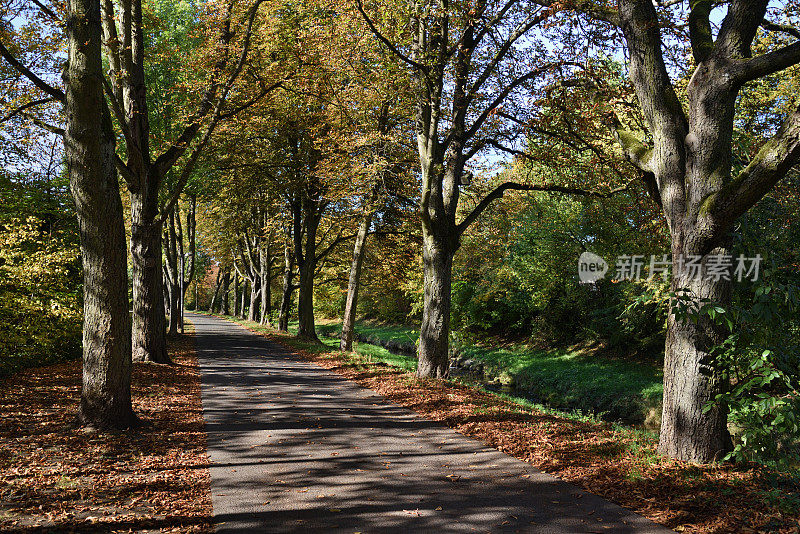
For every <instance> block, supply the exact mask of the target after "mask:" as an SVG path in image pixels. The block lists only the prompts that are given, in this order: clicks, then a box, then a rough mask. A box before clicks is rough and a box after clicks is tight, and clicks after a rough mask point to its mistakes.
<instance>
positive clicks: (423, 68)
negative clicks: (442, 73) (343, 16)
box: [356, 0, 428, 72]
mask: <svg viewBox="0 0 800 534" xmlns="http://www.w3.org/2000/svg"><path fill="white" fill-rule="evenodd" d="M356 6H357V7H358V12H359V13H361V17H362V18H363V19H364V22H366V23H367V26H368V27H369V31H370V32H372V35H374V36H375V37H377V38H378V40H379V41H380V42H382V43H383V44H384V46H386V48H388V49H389V51H390V52H392V53H393V54H394V55H395V56H397V57H398V58H400V60H401V61H403V62H404V63H407V64H409V65H411V66H412V67H414V68H415V69H419V70H421V71H422V72H428V68H427V67H426V66H425V65H422V64H420V63H417V62H416V61H414V60H413V59H411V58H410V57H408V56H407V55H405V54H404V53H402V52H401V51H400V50H399V49H398V48H397V46H395V45H394V44H392V42H391V41H390V40H389V39H387V38H386V36H384V35H383V34H382V33H381V32H380V30H378V28H376V27H375V24H374V23H373V22H372V19H370V18H369V15H367V13H366V11H364V5H363V4H362V2H361V0H357V2H356Z"/></svg>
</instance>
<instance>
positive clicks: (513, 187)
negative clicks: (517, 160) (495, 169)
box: [456, 182, 631, 236]
mask: <svg viewBox="0 0 800 534" xmlns="http://www.w3.org/2000/svg"><path fill="white" fill-rule="evenodd" d="M630 186H631V184H630V183H628V184H626V185H624V186H621V187H617V188H615V189H610V190H608V191H591V190H588V189H580V188H576V187H564V186H560V185H532V184H520V183H516V182H505V183H504V184H502V185H499V186H497V187H496V188H495V189H494V190H493V191H492V192H491V193H489V194H488V195H486V196H485V197H484V198H483V200H481V201H480V202H479V203H478V205H477V206H475V208H474V209H473V210H472V211H471V212H470V214H469V215H467V216H466V217H465V218H464V220H463V221H461V222H460V223H459V224H458V225H456V232H457V234H458V235H459V236H461V235H462V234H463V233H464V232H465V231H466V229H467V228H469V226H470V225H471V224H472V223H474V222H475V221H476V220H477V219H478V217H480V215H481V213H483V212H484V210H486V208H488V207H489V205H490V204H491V203H492V202H494V201H495V200H497V199H499V198H502V196H503V195H504V194H505V192H506V191H546V192H551V193H563V194H565V195H575V196H583V197H596V198H609V197H611V196H613V195H616V194H617V193H621V192H622V191H627V190H628V189H629V188H630Z"/></svg>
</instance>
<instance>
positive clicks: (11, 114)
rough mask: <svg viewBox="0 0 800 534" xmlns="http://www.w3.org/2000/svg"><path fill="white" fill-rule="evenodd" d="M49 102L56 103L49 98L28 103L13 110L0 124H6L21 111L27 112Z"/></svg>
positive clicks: (0, 120)
mask: <svg viewBox="0 0 800 534" xmlns="http://www.w3.org/2000/svg"><path fill="white" fill-rule="evenodd" d="M49 102H58V100H57V99H56V98H53V97H49V98H41V99H39V100H34V101H33V102H28V103H27V104H25V105H23V106H20V107H18V108H17V109H15V110H14V111H12V112H11V113H9V114H8V115H6V116H5V117H3V118H2V119H0V123H3V122H7V121H9V120H11V119H13V118H14V117H15V116H17V115H19V114H20V113H22V112H23V111H26V110H29V109H31V108H33V107H36V106H41V105H42V104H47V103H49Z"/></svg>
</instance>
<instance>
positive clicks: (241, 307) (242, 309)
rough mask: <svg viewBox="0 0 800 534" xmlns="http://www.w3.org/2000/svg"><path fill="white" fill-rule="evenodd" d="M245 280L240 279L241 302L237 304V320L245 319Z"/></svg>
mask: <svg viewBox="0 0 800 534" xmlns="http://www.w3.org/2000/svg"><path fill="white" fill-rule="evenodd" d="M246 295H247V279H246V278H243V279H242V292H241V301H240V302H239V318H240V319H247V305H246V304H247V296H246Z"/></svg>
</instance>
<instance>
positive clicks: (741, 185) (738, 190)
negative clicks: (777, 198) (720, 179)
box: [701, 107, 800, 235]
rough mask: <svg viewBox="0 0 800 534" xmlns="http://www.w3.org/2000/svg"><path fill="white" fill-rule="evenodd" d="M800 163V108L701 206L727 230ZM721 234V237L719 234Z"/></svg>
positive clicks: (718, 224)
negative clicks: (744, 165) (748, 162)
mask: <svg viewBox="0 0 800 534" xmlns="http://www.w3.org/2000/svg"><path fill="white" fill-rule="evenodd" d="M798 162H800V107H798V108H797V109H796V110H795V111H794V113H792V114H791V115H790V116H789V118H788V119H787V120H786V122H784V124H783V126H781V128H780V130H778V132H777V133H776V134H775V136H774V137H773V138H772V139H770V140H769V141H767V142H766V143H765V144H764V146H763V147H762V148H761V150H760V151H759V152H758V154H756V156H755V157H754V158H753V159H752V161H750V164H749V165H748V166H747V167H746V168H745V169H744V170H743V171H742V172H741V173H740V174H739V176H737V177H736V178H735V179H734V180H733V181H731V182H730V183H729V184H727V185H726V186H725V187H724V188H723V189H722V190H720V191H719V192H718V193H715V194H714V195H712V196H710V197H709V198H708V199H706V201H705V203H704V205H703V206H702V207H701V213H702V212H703V211H705V212H706V213H707V214H708V215H709V216H710V217H711V219H712V224H713V225H715V226H723V227H727V226H730V225H732V224H733V222H734V221H735V220H736V219H738V218H739V216H741V215H742V214H744V213H745V212H746V211H747V210H748V209H750V208H751V207H752V206H753V205H754V204H755V203H756V202H758V201H759V200H760V199H761V198H762V197H763V196H764V195H765V194H766V193H767V192H768V191H769V190H770V189H772V187H773V186H774V185H775V184H776V183H778V181H779V180H781V179H782V178H783V177H785V176H786V174H787V173H788V171H789V169H791V168H792V166H794V165H795V164H797V163H798ZM717 235H719V234H717Z"/></svg>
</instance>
